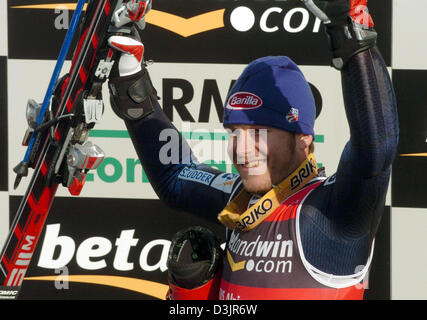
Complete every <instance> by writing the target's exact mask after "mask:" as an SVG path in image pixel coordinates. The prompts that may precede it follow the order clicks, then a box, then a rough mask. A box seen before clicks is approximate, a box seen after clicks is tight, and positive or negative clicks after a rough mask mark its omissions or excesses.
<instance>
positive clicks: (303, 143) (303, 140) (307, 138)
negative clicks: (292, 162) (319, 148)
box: [296, 133, 313, 150]
mask: <svg viewBox="0 0 427 320" xmlns="http://www.w3.org/2000/svg"><path fill="white" fill-rule="evenodd" d="M296 138H297V141H296V146H297V148H298V149H300V150H305V149H306V148H308V147H309V146H310V145H311V144H312V142H313V136H312V135H311V134H302V133H301V134H297V137H296Z"/></svg>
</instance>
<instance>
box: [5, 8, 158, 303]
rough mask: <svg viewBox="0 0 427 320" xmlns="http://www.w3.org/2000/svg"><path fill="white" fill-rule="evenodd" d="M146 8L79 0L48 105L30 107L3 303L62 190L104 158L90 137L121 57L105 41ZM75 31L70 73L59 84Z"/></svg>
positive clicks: (13, 293)
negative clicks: (27, 178) (105, 87)
mask: <svg viewBox="0 0 427 320" xmlns="http://www.w3.org/2000/svg"><path fill="white" fill-rule="evenodd" d="M148 4H150V5H151V3H150V2H149V0H144V1H135V0H132V1H127V2H126V1H121V0H99V1H98V0H96V1H95V0H88V1H86V0H79V1H78V3H77V5H76V9H75V12H74V15H73V19H72V21H71V24H70V28H69V30H68V32H67V35H66V38H65V40H64V43H63V45H62V49H61V52H60V54H59V57H58V60H57V63H56V67H55V69H54V72H53V75H52V78H51V81H50V84H49V87H48V89H47V92H46V95H45V98H44V101H43V103H42V104H41V105H39V104H38V103H36V102H35V101H34V100H29V102H28V105H27V121H28V125H29V128H28V130H27V132H26V134H25V137H24V141H23V145H25V146H27V152H26V154H25V157H24V160H23V161H22V162H21V163H19V164H18V165H17V166H16V167H15V169H14V171H15V173H16V174H17V177H16V181H15V185H14V187H15V188H16V187H17V186H18V184H19V182H20V181H21V178H23V177H25V176H27V175H28V169H29V168H32V169H34V170H33V175H32V178H31V181H30V183H29V186H28V188H27V190H26V193H25V195H24V196H23V198H22V201H21V203H20V205H19V208H18V211H17V213H16V215H15V218H14V220H13V222H12V224H11V227H10V232H9V235H8V237H7V239H6V241H5V244H4V246H3V250H2V253H1V261H0V299H2V298H3V299H16V298H17V297H18V294H19V290H20V288H21V286H22V282H23V280H24V276H25V274H26V272H27V270H28V267H29V265H30V262H31V258H32V256H33V253H34V250H35V247H36V245H37V242H38V240H39V237H40V235H41V232H42V230H43V227H44V225H45V221H46V218H47V216H48V213H49V210H50V208H51V206H52V203H53V200H54V197H55V193H56V191H57V188H58V186H59V185H60V184H62V185H63V186H65V187H67V188H68V190H69V191H70V193H71V194H72V195H79V194H80V192H81V190H82V188H83V185H84V183H85V179H86V175H87V173H88V171H89V170H93V169H96V168H97V167H98V166H99V164H100V163H101V162H102V160H103V159H104V153H103V151H102V150H101V149H100V148H99V147H98V146H96V145H94V144H92V143H91V142H89V141H87V139H88V136H89V133H90V131H91V130H92V129H93V128H94V126H95V124H96V123H98V122H99V121H100V120H101V116H102V114H103V112H104V104H103V101H102V86H103V83H104V82H105V81H106V79H108V76H109V74H110V72H111V70H112V68H113V66H114V63H115V62H116V61H117V60H118V59H119V58H120V54H121V53H120V52H119V51H117V50H113V49H112V48H111V47H110V46H108V39H109V38H110V37H111V36H112V35H125V36H126V35H128V34H129V33H130V30H131V28H132V27H133V25H134V24H136V25H138V26H139V25H140V24H142V26H143V23H144V21H143V19H142V18H143V16H144V14H145V12H146V10H147V5H148ZM84 8H85V9H86V10H84ZM83 11H85V12H84V13H83ZM77 30H78V31H77ZM76 32H78V38H77V39H78V42H77V46H76V48H75V50H74V53H73V55H72V63H71V68H70V70H69V72H68V74H67V75H66V76H64V77H62V78H61V79H59V80H58V78H59V74H60V72H61V69H62V65H63V63H64V61H65V59H66V56H67V53H68V52H69V49H70V46H71V42H72V40H73V39H74V38H75V33H76Z"/></svg>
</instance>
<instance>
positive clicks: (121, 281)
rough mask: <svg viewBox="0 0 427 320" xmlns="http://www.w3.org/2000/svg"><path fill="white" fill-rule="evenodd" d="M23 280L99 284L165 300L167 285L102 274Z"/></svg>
mask: <svg viewBox="0 0 427 320" xmlns="http://www.w3.org/2000/svg"><path fill="white" fill-rule="evenodd" d="M25 280H33V281H34V280H37V281H69V282H81V283H90V284H99V285H104V286H110V287H116V288H121V289H126V290H131V291H135V292H138V293H142V294H146V295H149V296H152V297H154V298H157V299H160V300H165V297H166V293H167V291H168V289H169V286H167V285H164V284H162V283H157V282H153V281H148V280H143V279H137V278H128V277H118V276H103V275H69V276H63V275H62V276H61V275H58V276H43V277H29V278H25Z"/></svg>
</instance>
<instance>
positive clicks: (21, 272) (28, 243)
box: [6, 235, 36, 287]
mask: <svg viewBox="0 0 427 320" xmlns="http://www.w3.org/2000/svg"><path fill="white" fill-rule="evenodd" d="M35 240H36V237H35V236H31V235H27V236H25V238H24V241H23V244H22V246H21V248H20V250H19V251H18V254H17V258H16V260H15V263H14V268H13V269H12V272H11V273H10V275H9V277H8V278H7V279H6V285H7V286H9V287H11V286H14V287H19V286H20V285H22V281H24V276H25V273H26V272H27V269H28V266H29V264H30V261H31V257H32V255H33V252H34V246H35Z"/></svg>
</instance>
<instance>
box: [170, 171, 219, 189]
mask: <svg viewBox="0 0 427 320" xmlns="http://www.w3.org/2000/svg"><path fill="white" fill-rule="evenodd" d="M214 177H215V175H213V174H212V173H209V172H206V171H202V170H195V169H188V168H184V169H182V171H181V172H180V174H179V176H178V178H179V179H182V180H188V181H194V182H198V183H203V184H206V185H209V184H210V183H211V182H212V179H213V178H214Z"/></svg>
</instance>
